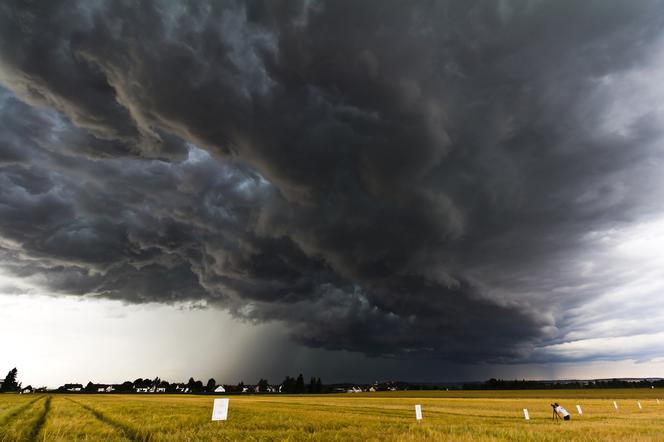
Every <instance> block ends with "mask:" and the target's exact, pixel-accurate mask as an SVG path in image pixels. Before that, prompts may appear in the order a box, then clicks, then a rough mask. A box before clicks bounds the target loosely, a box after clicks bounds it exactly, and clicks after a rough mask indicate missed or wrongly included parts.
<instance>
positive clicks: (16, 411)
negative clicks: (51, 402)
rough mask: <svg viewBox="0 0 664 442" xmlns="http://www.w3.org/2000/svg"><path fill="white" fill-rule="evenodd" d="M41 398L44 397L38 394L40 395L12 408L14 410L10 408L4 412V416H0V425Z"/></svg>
mask: <svg viewBox="0 0 664 442" xmlns="http://www.w3.org/2000/svg"><path fill="white" fill-rule="evenodd" d="M43 398H44V397H43V396H40V397H38V398H36V399H34V400H32V401H30V402H28V403H27V404H23V405H20V406H18V407H16V408H14V410H12V411H10V412H9V413H7V414H5V415H4V416H2V417H0V425H4V424H5V423H6V422H8V421H9V420H11V419H13V418H15V417H16V416H18V415H20V414H21V413H23V412H24V411H25V410H27V409H28V408H30V407H31V406H32V405H33V404H34V403H35V402H37V401H39V400H41V399H43Z"/></svg>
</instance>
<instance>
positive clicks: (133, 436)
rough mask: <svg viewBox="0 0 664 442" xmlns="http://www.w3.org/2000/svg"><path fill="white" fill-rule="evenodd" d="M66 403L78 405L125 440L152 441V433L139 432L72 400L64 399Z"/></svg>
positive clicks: (135, 441)
mask: <svg viewBox="0 0 664 442" xmlns="http://www.w3.org/2000/svg"><path fill="white" fill-rule="evenodd" d="M66 399H67V400H68V401H71V402H73V403H75V404H76V405H78V406H79V407H81V408H83V409H85V410H87V411H88V412H90V413H91V414H92V415H93V416H94V417H95V418H96V419H98V420H99V421H101V422H103V423H105V424H106V425H110V426H111V427H113V428H114V429H115V430H116V431H118V432H120V433H121V434H122V435H123V436H124V437H126V438H127V439H129V440H131V441H132V442H149V441H150V440H152V433H150V432H149V431H148V432H144V431H139V430H137V429H136V428H134V427H133V426H132V425H130V424H127V423H125V422H122V421H120V420H117V419H114V418H112V417H110V416H108V415H107V414H105V413H103V412H102V411H99V410H97V409H96V408H93V407H91V406H89V405H85V404H82V403H80V402H77V401H75V400H73V399H69V398H66Z"/></svg>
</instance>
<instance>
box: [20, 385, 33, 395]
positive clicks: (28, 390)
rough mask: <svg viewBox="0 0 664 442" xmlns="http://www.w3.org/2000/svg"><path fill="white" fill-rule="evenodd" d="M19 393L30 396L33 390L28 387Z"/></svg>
mask: <svg viewBox="0 0 664 442" xmlns="http://www.w3.org/2000/svg"><path fill="white" fill-rule="evenodd" d="M19 393H20V394H30V393H34V390H33V389H32V387H31V386H29V385H28V386H27V387H25V388H24V389H22V390H21V391H20V392H19Z"/></svg>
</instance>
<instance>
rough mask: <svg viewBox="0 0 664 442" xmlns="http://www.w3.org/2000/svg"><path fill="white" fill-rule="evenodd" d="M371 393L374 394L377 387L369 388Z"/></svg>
mask: <svg viewBox="0 0 664 442" xmlns="http://www.w3.org/2000/svg"><path fill="white" fill-rule="evenodd" d="M369 391H370V392H372V393H374V392H375V391H376V387H374V386H373V385H372V386H371V387H369Z"/></svg>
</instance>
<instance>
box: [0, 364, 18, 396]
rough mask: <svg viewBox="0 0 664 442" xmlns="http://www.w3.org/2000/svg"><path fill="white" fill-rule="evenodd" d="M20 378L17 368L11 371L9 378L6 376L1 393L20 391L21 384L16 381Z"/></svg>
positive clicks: (8, 374)
mask: <svg viewBox="0 0 664 442" xmlns="http://www.w3.org/2000/svg"><path fill="white" fill-rule="evenodd" d="M17 376H18V370H17V369H16V367H14V368H12V369H11V370H9V373H7V376H5V381H4V382H3V383H2V389H0V391H18V390H19V389H20V388H21V384H20V383H19V382H18V381H17V380H16V377H17Z"/></svg>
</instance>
